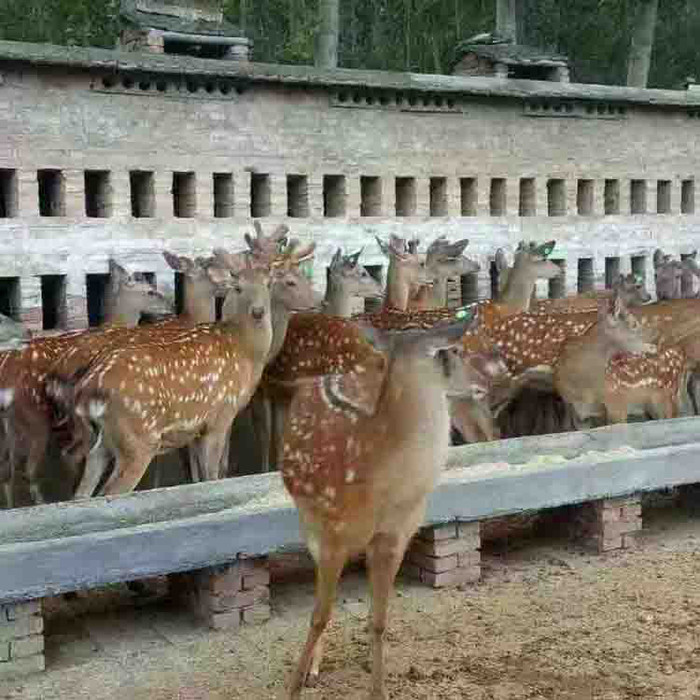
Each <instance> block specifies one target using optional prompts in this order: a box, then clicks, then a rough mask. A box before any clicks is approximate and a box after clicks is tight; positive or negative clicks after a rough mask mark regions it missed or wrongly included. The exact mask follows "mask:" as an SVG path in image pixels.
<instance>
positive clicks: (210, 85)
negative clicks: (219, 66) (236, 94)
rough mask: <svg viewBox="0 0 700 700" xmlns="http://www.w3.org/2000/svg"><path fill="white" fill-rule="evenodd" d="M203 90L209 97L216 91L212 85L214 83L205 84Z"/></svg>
mask: <svg viewBox="0 0 700 700" xmlns="http://www.w3.org/2000/svg"><path fill="white" fill-rule="evenodd" d="M204 89H205V90H206V91H207V93H209V94H210V95H211V93H212V92H214V90H216V85H214V83H206V84H205V85H204Z"/></svg>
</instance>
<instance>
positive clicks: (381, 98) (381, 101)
mask: <svg viewBox="0 0 700 700" xmlns="http://www.w3.org/2000/svg"><path fill="white" fill-rule="evenodd" d="M389 102H390V100H389V96H388V95H380V96H379V104H380V105H381V106H382V107H386V106H387V105H388V104H389Z"/></svg>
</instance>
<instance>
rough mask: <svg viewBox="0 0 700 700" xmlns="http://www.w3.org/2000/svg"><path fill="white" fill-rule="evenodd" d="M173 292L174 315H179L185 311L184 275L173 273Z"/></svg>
mask: <svg viewBox="0 0 700 700" xmlns="http://www.w3.org/2000/svg"><path fill="white" fill-rule="evenodd" d="M173 287H174V292H175V313H176V314H178V315H180V314H181V313H182V312H183V311H184V310H185V275H183V274H182V272H175V273H174V279H173Z"/></svg>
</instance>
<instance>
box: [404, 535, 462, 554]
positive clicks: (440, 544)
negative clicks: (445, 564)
mask: <svg viewBox="0 0 700 700" xmlns="http://www.w3.org/2000/svg"><path fill="white" fill-rule="evenodd" d="M473 549H474V547H473V546H472V543H471V542H470V541H469V540H461V539H458V538H456V539H453V540H437V541H433V542H429V541H427V540H422V539H415V540H413V542H412V543H411V548H410V551H411V552H416V553H417V554H426V555H427V556H429V557H448V556H450V555H451V554H460V553H462V552H466V551H469V550H473Z"/></svg>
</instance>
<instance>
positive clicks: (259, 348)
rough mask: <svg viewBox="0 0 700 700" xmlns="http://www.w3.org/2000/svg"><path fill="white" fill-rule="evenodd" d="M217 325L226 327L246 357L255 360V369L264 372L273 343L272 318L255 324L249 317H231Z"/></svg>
mask: <svg viewBox="0 0 700 700" xmlns="http://www.w3.org/2000/svg"><path fill="white" fill-rule="evenodd" d="M217 325H220V326H221V327H222V328H225V329H226V333H227V335H229V336H230V337H231V338H232V340H233V342H234V343H235V344H236V346H237V347H238V348H240V349H241V351H242V352H243V354H244V355H245V357H247V358H249V359H250V360H251V361H252V362H253V364H254V365H255V371H256V372H258V371H259V372H260V373H262V370H263V368H264V366H265V363H266V362H267V357H268V355H269V354H270V346H271V345H272V338H273V331H272V321H271V319H268V320H267V322H265V323H261V324H255V323H253V321H252V319H249V318H246V319H245V320H241V319H230V320H228V321H224V322H222V323H221V324H217Z"/></svg>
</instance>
